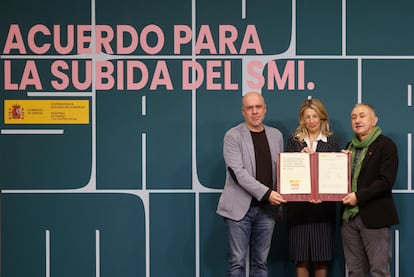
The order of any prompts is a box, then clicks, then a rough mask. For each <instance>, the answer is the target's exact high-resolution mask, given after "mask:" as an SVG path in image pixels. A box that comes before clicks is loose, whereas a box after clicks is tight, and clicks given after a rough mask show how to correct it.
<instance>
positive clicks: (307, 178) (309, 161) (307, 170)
mask: <svg viewBox="0 0 414 277" xmlns="http://www.w3.org/2000/svg"><path fill="white" fill-rule="evenodd" d="M276 168H277V186H278V191H279V193H280V194H282V195H283V197H284V198H285V199H286V200H288V201H309V200H310V199H315V200H322V201H341V200H342V198H343V197H344V196H345V195H347V194H348V193H349V192H350V188H351V174H350V154H344V153H340V152H316V153H313V154H308V153H297V152H283V153H279V154H278V159H277V167H276Z"/></svg>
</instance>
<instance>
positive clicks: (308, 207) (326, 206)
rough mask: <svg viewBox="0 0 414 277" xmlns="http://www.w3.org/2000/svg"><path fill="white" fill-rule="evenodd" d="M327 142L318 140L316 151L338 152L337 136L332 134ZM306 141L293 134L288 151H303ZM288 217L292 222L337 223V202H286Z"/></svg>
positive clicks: (288, 142)
mask: <svg viewBox="0 0 414 277" xmlns="http://www.w3.org/2000/svg"><path fill="white" fill-rule="evenodd" d="M327 139H328V140H327V142H323V141H318V145H317V147H316V152H338V151H339V146H338V142H337V140H336V138H335V137H333V136H330V137H328V138H327ZM306 146H307V145H306V142H303V143H300V142H298V141H297V140H295V139H294V138H293V135H291V136H290V137H289V138H288V141H287V145H286V152H301V151H302V149H303V148H305V147H306ZM286 217H287V220H288V223H290V224H303V223H306V224H307V223H317V222H331V223H332V224H334V223H335V218H336V203H335V202H322V203H320V204H312V203H309V202H288V203H286Z"/></svg>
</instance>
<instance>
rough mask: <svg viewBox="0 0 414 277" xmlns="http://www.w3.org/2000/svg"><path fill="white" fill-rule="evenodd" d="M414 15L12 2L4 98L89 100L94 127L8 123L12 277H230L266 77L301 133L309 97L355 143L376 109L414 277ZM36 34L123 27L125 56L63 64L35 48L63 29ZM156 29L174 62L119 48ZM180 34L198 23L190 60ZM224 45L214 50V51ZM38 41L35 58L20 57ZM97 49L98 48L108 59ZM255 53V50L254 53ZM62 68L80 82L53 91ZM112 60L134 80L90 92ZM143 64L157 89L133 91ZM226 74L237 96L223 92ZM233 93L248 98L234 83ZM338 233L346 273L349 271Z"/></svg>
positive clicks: (281, 245) (7, 270)
mask: <svg viewBox="0 0 414 277" xmlns="http://www.w3.org/2000/svg"><path fill="white" fill-rule="evenodd" d="M413 14H414V2H412V1H409V0H395V1H385V0H380V1H378V0H377V1H373V0H365V1H361V0H348V1H346V0H343V1H340V0H315V1H307V0H297V1H294V0H292V1H290V0H273V1H271V0H263V1H246V0H237V1H234V0H228V1H218V0H208V1H207V0H192V1H190V0H178V1H167V0H159V1H142V0H118V1H108V0H92V1H91V2H90V1H84V0H72V1H62V0H53V1H52V0H40V1H28V0H18V1H16V0H3V1H2V3H1V8H0V49H1V50H0V51H1V52H0V55H1V56H0V68H1V69H0V97H1V100H8V99H12V100H15V101H16V102H18V101H19V100H34V101H37V100H50V99H52V100H56V99H57V100H75V99H83V100H88V101H89V108H90V122H89V124H47V123H46V122H45V123H44V124H6V123H5V118H4V120H1V124H0V128H1V134H0V165H1V169H0V188H1V190H2V193H1V275H2V276H3V277H20V276H24V277H27V276H36V277H38V276H46V277H50V276H59V277H65V276H68V277H69V276H70V277H73V276H76V277H80V276H87V277H91V276H96V277H98V276H102V277H103V276H122V277H127V276H131V277H132V276H134V277H141V276H142V277H144V276H145V277H149V276H151V277H159V276H170V277H173V276H177V277H199V276H203V277H204V276H205V277H207V276H212V277H217V276H225V272H226V247H225V245H226V235H225V229H224V224H223V220H222V218H221V217H219V216H218V215H216V213H215V210H216V205H217V201H218V197H219V195H220V192H221V189H222V188H223V185H224V174H225V169H224V162H223V158H222V140H223V135H224V133H225V131H226V130H227V129H228V128H230V127H231V126H233V125H235V124H236V123H238V122H240V121H241V120H242V116H241V112H240V103H241V97H242V94H243V93H246V92H248V91H250V90H252V87H251V85H250V86H249V84H250V83H248V81H253V82H257V81H258V79H257V77H255V76H257V74H260V75H262V76H265V77H264V83H263V87H261V88H260V89H256V90H259V91H261V92H262V94H263V95H264V96H265V99H266V102H267V105H268V112H267V117H266V123H267V124H269V125H272V126H275V127H277V128H279V129H280V130H281V131H282V133H283V134H284V136H285V138H286V139H287V136H288V135H289V134H290V133H291V132H292V131H293V130H294V129H295V127H296V124H297V110H298V107H299V104H300V102H301V101H302V100H303V99H306V98H307V97H314V98H318V99H321V100H322V101H323V102H324V103H325V105H326V107H327V109H328V112H329V114H330V117H331V127H332V129H333V130H334V132H335V135H336V136H337V138H338V139H339V142H340V144H341V146H342V147H344V146H345V144H346V142H347V141H348V140H349V139H350V138H351V136H352V130H351V127H350V111H351V109H352V107H353V105H354V104H355V103H357V102H361V101H362V102H367V103H370V104H372V105H373V106H374V107H376V110H377V113H378V115H379V117H380V121H379V125H380V126H381V127H382V129H383V131H384V133H385V134H386V135H388V136H390V137H391V138H392V139H394V141H395V142H396V143H397V145H398V151H399V159H400V167H399V173H398V178H397V182H396V184H395V187H394V197H395V201H396V203H397V208H398V211H399V215H400V221H401V223H400V225H398V226H395V227H393V229H392V230H393V235H394V242H395V244H394V246H395V249H394V252H393V263H392V276H393V277H398V276H412V275H413V274H414V270H413V269H412V267H411V266H410V263H411V261H412V258H411V257H412V256H411V251H412V249H413V248H414V238H413V237H412V233H413V231H414V230H413V229H414V225H413V223H412V220H411V215H410V211H411V210H412V209H413V205H414V204H413V196H412V193H413V192H414V191H413V188H412V175H411V174H412V173H411V172H412V132H413V126H414V125H413V122H412V118H413V112H414V111H413V106H412V85H413V83H414V61H413V58H414V37H413V31H412V27H413V26H414V17H413V16H412V15H413ZM36 24H41V25H43V26H46V27H47V28H48V29H49V30H53V26H54V25H60V26H61V29H60V30H61V31H62V37H66V35H67V31H66V30H67V29H66V27H67V26H68V25H73V26H75V30H76V27H77V26H80V25H92V26H95V25H106V26H109V27H110V28H112V29H113V30H115V38H113V39H112V40H111V41H110V42H109V45H110V46H111V48H112V50H114V51H113V53H109V51H108V49H107V48H101V49H98V51H95V50H91V52H90V53H88V54H84V55H80V53H79V49H76V47H75V48H74V49H72V50H71V51H69V52H68V53H65V54H61V53H59V51H57V50H55V49H54V48H53V47H51V48H50V49H48V50H47V51H45V52H44V53H40V54H38V53H36V52H35V51H33V49H30V47H29V46H30V44H29V43H34V44H35V45H38V46H41V45H44V43H52V44H53V35H47V34H41V33H37V34H36V35H35V37H34V39H33V41H31V40H30V36H29V34H30V30H31V29H32V28H33V26H35V25H36ZM150 24H155V25H157V26H159V28H160V30H162V31H163V34H164V36H165V37H164V41H163V44H162V45H161V46H162V47H161V49H160V51H159V52H157V53H156V54H149V53H146V52H145V51H144V50H143V46H144V48H145V44H144V45H143V44H142V43H143V41H141V40H139V43H138V46H137V49H136V50H135V51H133V52H131V53H128V54H122V53H119V52H117V42H120V41H124V43H125V45H127V44H128V43H131V42H132V41H133V40H132V39H131V37H129V36H128V35H125V36H124V37H123V38H122V39H121V38H116V27H117V26H120V25H129V26H132V27H133V28H134V29H136V30H137V32H138V34H141V31H142V30H143V29H145V28H146V27H147V26H148V25H150ZM16 25H17V26H18V27H19V30H20V34H21V35H22V37H21V40H22V43H23V44H19V39H20V38H19V37H17V36H14V37H12V39H11V40H8V38H10V29H11V26H16ZM177 25H186V26H189V27H190V28H192V30H193V35H194V36H195V37H193V41H192V42H189V43H187V44H185V45H183V46H182V47H181V51H180V53H174V41H177V40H178V37H177V36H174V32H173V30H174V26H177ZM202 25H207V26H208V27H209V29H210V30H211V38H210V37H209V36H207V35H206V36H205V37H204V39H203V38H202V39H200V40H199V43H200V44H201V45H204V49H203V50H202V51H201V52H200V53H199V54H197V55H196V53H195V49H194V47H193V46H195V45H193V44H192V43H194V44H195V42H196V40H197V37H198V34H199V30H200V27H201V26H202ZM220 25H230V26H233V27H234V29H235V30H237V37H235V39H234V49H235V51H236V53H233V52H231V51H230V50H229V49H227V50H226V51H225V52H220V51H219V45H220V41H223V38H224V37H223V36H222V37H220V36H219V26H220ZM247 26H254V27H255V30H256V31H257V33H256V34H257V37H250V40H249V41H245V42H244V43H243V37H244V34H245V30H246V27H247ZM75 34H78V32H76V31H75ZM88 35H89V36H91V35H92V33H91V32H89V33H86V36H88ZM229 35H230V33H226V36H229ZM233 35H234V33H233ZM147 38H148V40H147V41H145V42H147V43H148V45H149V47H150V48H151V47H154V46H155V45H157V42H158V43H159V40H157V39H156V36H155V35H154V33H150V34H149V35H148V37H147ZM57 39H58V40H59V38H57ZM209 39H210V40H211V41H212V42H213V44H209V46H212V45H214V47H213V48H207V42H208V41H209ZM255 39H256V41H255ZM68 41H69V42H70V41H72V42H75V45H77V44H76V42H78V41H80V38H79V37H77V36H75V38H72V39H69V40H67V39H66V38H64V39H61V40H60V42H61V43H62V45H65V44H66V43H67V42H68ZM7 42H8V43H9V44H8V46H10V45H11V46H14V47H12V48H13V49H12V50H11V51H6V50H7V49H8V46H7ZM145 42H144V43H145ZM254 42H256V44H253V43H254ZM203 43H204V44H203ZM249 43H250V44H249ZM257 43H259V44H260V46H261V50H262V51H263V53H261V52H260V51H258V48H255V47H257V45H258V44H257ZM23 45H24V49H25V50H26V53H23V52H22V50H21V49H22V48H19V47H21V46H23ZM85 45H87V46H89V45H88V43H86V44H85ZM94 45H95V41H94V40H92V44H91V46H92V49H95V48H94V47H93V46H94ZM253 45H254V46H255V47H253ZM6 46H7V47H6ZM243 46H245V47H248V48H249V46H250V48H249V49H248V51H247V52H246V53H243V52H242V51H241V49H242V47H243ZM213 49H217V53H214V52H213ZM60 60H61V61H63V62H64V63H65V64H67V65H68V68H67V69H64V70H61V71H62V72H63V73H64V75H65V76H67V77H68V78H69V84H68V85H67V86H64V88H59V87H57V86H55V85H53V83H52V81H53V80H57V77H56V74H55V73H56V72H54V71H53V70H52V68H53V66H54V64H55V63H56V62H57V61H60ZM102 61H104V62H107V64H112V65H114V72H113V73H112V74H111V76H113V77H114V78H115V76H118V75H117V74H121V73H122V72H124V76H123V77H121V78H119V79H116V78H115V79H116V81H115V84H112V85H111V84H110V82H108V80H105V79H102V80H99V82H98V81H97V79H96V78H95V79H93V81H92V83H91V84H90V85H89V86H87V87H86V88H83V89H79V87H77V86H76V85H75V84H74V83H73V80H72V77H73V76H75V75H76V76H78V75H79V76H80V77H79V79H80V80H81V81H83V80H86V79H87V76H88V70H87V69H86V64H87V63H88V62H92V66H93V67H92V68H93V70H92V72H91V71H89V75H91V73H93V74H92V76H97V77H99V76H101V75H99V74H98V73H97V69H96V67H95V66H96V65H98V64H99V63H100V62H102ZM184 61H187V62H188V61H197V62H198V63H199V64H200V66H201V68H203V69H204V70H205V71H204V73H205V74H204V76H202V77H200V75H199V74H200V72H198V75H197V76H198V78H201V80H202V81H203V82H202V84H200V86H198V87H197V88H196V89H192V90H191V89H185V87H184V81H183V75H184V74H183V71H182V70H183V66H184V64H185V62H184ZM213 61H221V66H217V67H216V68H214V72H216V73H215V74H217V75H218V77H214V76H213V75H212V74H207V70H206V69H207V66H208V64H211V63H212V62H213ZM225 61H227V64H226V66H224V64H225ZM73 62H76V63H78V64H79V68H77V69H76V68H74V66H73ZM118 62H122V65H119V66H118ZM128 62H142V64H143V65H145V68H146V69H147V70H148V76H149V81H148V83H146V84H145V85H143V87H142V88H139V89H129V88H128V87H127V84H128V79H127V77H126V75H127V73H129V74H131V76H132V78H133V82H136V83H137V82H139V81H140V80H142V78H143V77H144V76H145V72H144V73H143V72H142V71H140V70H137V68H136V69H135V70H130V71H128V69H127V66H126V64H127V63H128ZM31 63H33V64H35V65H36V70H37V71H36V72H37V73H38V77H39V80H38V81H39V82H40V83H41V85H42V87H41V88H40V87H39V86H36V85H35V83H36V82H35V80H36V76H34V72H33V71H31V72H29V73H30V74H29V73H28V72H27V71H26V70H27V65H28V64H31ZM255 63H261V64H263V65H264V68H263V71H261V70H259V69H257V68H256V69H255V70H254V72H252V71H249V66H251V65H253V64H255ZM160 64H165V65H166V67H165V68H164V69H165V71H162V73H159V72H158V71H157V70H162V68H161V67H159V66H160ZM301 66H303V67H301ZM274 68H277V69H278V73H279V74H280V76H278V77H280V79H278V80H277V81H275V79H274V77H273V82H272V79H271V78H270V80H269V78H268V77H267V76H268V73H269V72H272V70H274ZM8 76H9V77H8ZM10 76H11V77H10ZM153 76H159V77H160V79H161V80H164V81H166V80H168V79H170V80H171V84H172V87H168V86H166V85H159V86H156V87H151V81H152V80H153ZM301 76H302V77H303V78H301ZM167 77H169V78H167ZM210 77H214V79H213V83H215V84H216V85H217V84H218V85H221V88H211V87H209V86H208V85H207V84H208V80H209V78H210ZM10 78H11V79H10ZM285 78H286V79H285ZM101 81H102V82H103V84H101V83H100V82H101ZM285 81H286V82H285ZM289 81H292V83H291V87H289V86H288V84H289ZM25 82H26V83H25ZM10 83H13V84H17V85H18V86H17V88H11V86H10ZM229 83H232V84H234V85H235V86H236V88H232V87H230V86H225V84H227V85H228V84H229ZM25 84H27V85H25ZM104 84H107V86H106V88H104ZM272 84H273V86H272ZM122 85H123V86H122ZM312 85H313V86H312ZM2 102H3V101H2ZM1 107H2V109H4V107H3V105H1ZM2 111H3V110H2ZM6 113H7V111H6ZM1 114H2V115H3V116H5V112H4V111H3V112H2V113H1ZM378 212H381V211H378ZM337 235H338V237H337V247H336V255H335V259H334V261H333V262H332V264H331V270H330V276H331V277H333V276H335V277H336V276H345V270H344V261H343V255H342V249H341V242H340V238H339V232H337ZM269 270H270V272H271V275H270V276H292V275H293V272H294V266H293V264H292V263H291V262H290V261H288V260H287V249H286V229H285V222H284V221H280V222H279V223H278V225H277V228H276V231H275V235H274V241H273V246H272V250H271V255H270V257H269Z"/></svg>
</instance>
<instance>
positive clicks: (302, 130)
mask: <svg viewBox="0 0 414 277" xmlns="http://www.w3.org/2000/svg"><path fill="white" fill-rule="evenodd" d="M306 109H312V110H314V111H315V112H316V113H317V114H318V116H319V119H320V120H321V133H322V135H325V136H326V137H329V136H331V135H332V134H333V132H332V131H331V130H329V116H328V112H327V111H326V109H325V106H324V105H323V104H322V102H321V101H320V100H318V99H314V98H311V99H307V100H305V101H303V102H302V105H301V106H300V109H299V116H298V121H299V126H298V127H297V128H296V130H295V133H294V137H295V138H296V139H297V140H298V141H299V142H303V141H304V139H305V138H306V137H309V132H308V130H307V129H306V126H305V120H304V119H303V114H304V112H305V110H306Z"/></svg>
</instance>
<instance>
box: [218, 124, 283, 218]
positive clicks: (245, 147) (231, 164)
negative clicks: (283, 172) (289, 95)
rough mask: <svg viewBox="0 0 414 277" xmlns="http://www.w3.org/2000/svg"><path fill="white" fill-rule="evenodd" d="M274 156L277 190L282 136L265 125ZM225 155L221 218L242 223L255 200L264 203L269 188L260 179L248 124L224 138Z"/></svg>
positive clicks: (219, 207) (220, 203)
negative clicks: (277, 169) (263, 199)
mask: <svg viewBox="0 0 414 277" xmlns="http://www.w3.org/2000/svg"><path fill="white" fill-rule="evenodd" d="M264 128H265V132H266V137H267V140H268V142H269V148H270V154H271V157H272V168H273V186H274V189H275V190H276V159H277V153H279V152H283V136H282V133H281V132H280V131H279V130H278V129H276V128H273V127H269V126H264ZM223 156H224V162H225V164H226V183H225V185H224V189H223V192H222V194H221V196H220V200H219V203H218V207H217V213H218V214H219V215H221V216H224V217H227V218H230V219H233V220H240V219H242V218H243V217H244V216H245V215H246V213H247V211H248V210H249V207H250V202H251V200H252V197H254V198H256V199H257V200H261V199H262V197H263V196H264V195H265V194H266V192H267V191H268V189H269V188H268V187H267V186H265V185H264V184H262V183H260V182H259V181H257V180H256V178H255V176H256V161H255V155H254V146H253V140H252V136H251V134H250V131H249V129H248V128H247V126H246V124H245V123H241V124H239V125H237V126H235V127H233V128H231V129H230V130H228V131H227V132H226V134H225V136H224V144H223Z"/></svg>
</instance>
